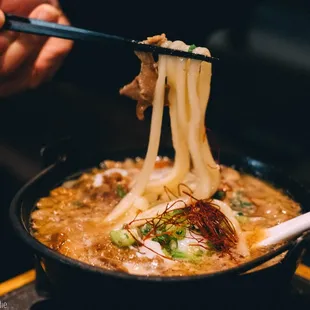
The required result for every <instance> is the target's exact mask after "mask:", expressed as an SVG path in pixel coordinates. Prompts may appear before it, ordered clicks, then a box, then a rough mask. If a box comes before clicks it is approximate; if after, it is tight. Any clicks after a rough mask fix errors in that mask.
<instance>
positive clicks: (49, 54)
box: [0, 0, 73, 97]
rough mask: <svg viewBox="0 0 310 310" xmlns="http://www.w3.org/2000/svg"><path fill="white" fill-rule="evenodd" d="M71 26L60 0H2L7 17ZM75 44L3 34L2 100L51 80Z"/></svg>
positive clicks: (1, 16) (0, 56) (0, 19)
mask: <svg viewBox="0 0 310 310" xmlns="http://www.w3.org/2000/svg"><path fill="white" fill-rule="evenodd" d="M3 12H6V13H11V14H15V15H20V16H24V17H29V18H37V19H42V20H44V21H48V22H55V23H59V24H64V25H67V24H69V22H68V20H67V18H66V17H65V15H64V14H63V12H62V11H61V9H60V7H59V4H58V0H15V1H12V0H0V29H1V27H2V26H3V24H4V14H3ZM72 45H73V43H72V41H69V40H64V39H58V38H46V37H42V36H35V35H30V34H23V33H17V32H12V31H2V32H1V31H0V97H3V96H8V95H11V94H13V93H17V92H20V91H23V90H26V89H29V88H35V87H37V86H38V85H40V84H41V83H43V82H45V81H47V80H49V79H51V78H52V77H53V76H54V74H55V73H56V72H57V70H58V69H59V67H60V66H61V64H62V62H63V60H64V58H65V57H66V55H67V54H68V53H69V51H70V50H71V48H72Z"/></svg>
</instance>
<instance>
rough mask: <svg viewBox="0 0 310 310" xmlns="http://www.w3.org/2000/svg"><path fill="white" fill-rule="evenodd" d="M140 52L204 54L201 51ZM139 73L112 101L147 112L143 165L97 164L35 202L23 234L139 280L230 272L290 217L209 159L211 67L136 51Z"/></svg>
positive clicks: (285, 204)
mask: <svg viewBox="0 0 310 310" xmlns="http://www.w3.org/2000/svg"><path fill="white" fill-rule="evenodd" d="M145 43H146V44H160V45H162V46H165V47H170V48H173V49H180V50H184V51H192V52H194V53H201V54H205V55H208V56H210V53H209V51H208V50H207V49H205V48H196V47H195V46H188V45H186V44H184V43H183V42H181V41H175V42H170V41H168V40H167V39H166V37H165V36H164V35H161V36H155V37H152V38H149V39H148V40H147V41H146V42H145ZM137 56H138V57H139V58H140V60H141V71H140V74H139V75H138V76H137V77H136V78H135V79H134V80H133V81H132V82H131V83H130V84H129V85H127V86H125V87H123V88H122V89H121V91H120V92H121V94H124V95H128V96H130V97H132V98H133V99H135V100H137V101H138V105H137V115H138V117H139V118H140V119H142V118H143V112H144V110H145V109H146V108H147V107H148V106H150V105H151V106H152V107H153V113H152V121H151V130H150V138H149V146H148V150H147V154H146V157H145V160H143V159H127V160H126V161H124V162H114V161H105V162H104V163H103V164H102V165H101V167H100V168H98V169H97V168H96V169H94V170H93V171H92V172H88V173H85V174H83V175H82V176H81V177H80V178H79V179H77V180H72V181H69V182H66V183H64V184H63V185H62V186H60V187H59V188H56V189H54V190H52V191H51V193H50V196H49V197H44V198H41V199H40V201H39V202H38V203H37V206H36V207H37V208H36V210H35V211H34V212H33V213H32V228H33V235H34V236H35V237H36V238H37V239H38V240H40V241H41V242H42V243H44V244H45V245H47V246H49V247H50V248H52V249H54V250H56V251H58V252H60V253H62V254H64V255H66V256H70V257H72V258H75V259H77V260H80V261H83V262H85V263H88V264H91V265H94V266H99V267H102V268H105V269H111V270H122V271H124V272H128V273H133V274H143V275H164V276H172V275H180V276H182V275H192V274H201V273H209V272H214V271H218V270H223V269H226V268H230V267H232V266H235V265H238V264H240V263H243V262H245V261H247V260H250V259H253V258H255V257H257V256H259V255H262V254H263V253H265V252H266V251H268V249H260V250H259V249H256V250H253V249H251V245H252V244H253V242H255V240H257V239H258V238H260V230H261V229H262V228H267V227H270V226H273V225H276V224H278V223H281V222H283V221H286V220H288V219H290V218H292V217H295V216H297V215H298V214H299V212H300V207H299V205H298V204H297V203H295V202H294V201H292V200H291V199H289V198H288V197H287V196H285V195H284V194H283V193H281V192H280V191H278V190H276V189H274V188H272V187H271V186H270V185H268V184H265V183H263V182H262V181H260V180H258V179H256V178H254V177H251V176H248V175H240V174H239V172H237V171H235V170H233V169H232V168H229V167H224V166H220V165H219V164H218V163H216V162H215V160H214V159H213V156H212V153H211V151H210V148H209V144H208V140H207V136H206V131H205V113H206V108H207V103H208V99H209V94H210V82H211V64H209V63H205V62H201V61H197V60H187V59H180V58H176V57H169V56H159V59H158V62H157V63H155V61H154V59H153V56H152V55H150V54H145V53H140V52H139V53H137ZM164 105H168V106H169V109H170V120H171V130H172V140H173V147H174V149H175V158H174V160H170V159H168V158H162V157H158V148H159V143H160V133H161V123H162V116H163V108H164Z"/></svg>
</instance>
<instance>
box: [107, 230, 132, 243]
mask: <svg viewBox="0 0 310 310" xmlns="http://www.w3.org/2000/svg"><path fill="white" fill-rule="evenodd" d="M110 238H111V240H112V242H113V243H114V244H115V245H117V246H119V247H121V248H122V247H128V246H131V245H133V244H134V243H135V242H136V240H135V239H134V238H133V237H132V235H131V234H130V233H129V232H128V231H127V230H126V229H120V230H112V231H111V232H110Z"/></svg>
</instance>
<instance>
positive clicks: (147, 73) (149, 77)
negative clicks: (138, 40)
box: [120, 34, 167, 120]
mask: <svg viewBox="0 0 310 310" xmlns="http://www.w3.org/2000/svg"><path fill="white" fill-rule="evenodd" d="M166 40H167V39H166V36H165V34H161V35H156V36H153V37H149V38H147V40H145V41H143V43H145V44H154V45H161V44H162V43H164V42H165V41H166ZM135 54H136V55H137V56H138V58H139V59H140V60H141V69H140V73H139V75H138V76H136V77H135V78H134V80H133V81H132V82H131V83H129V84H128V85H125V86H124V87H123V88H121V89H120V94H121V95H125V96H128V97H130V98H132V99H134V100H136V101H137V102H138V103H137V108H136V114H137V117H138V119H139V120H143V119H144V111H145V110H146V109H147V108H148V107H149V106H151V105H152V102H153V99H154V92H155V86H156V81H157V78H158V69H157V63H156V62H155V60H154V58H153V55H152V54H151V53H145V52H135ZM166 93H167V92H166Z"/></svg>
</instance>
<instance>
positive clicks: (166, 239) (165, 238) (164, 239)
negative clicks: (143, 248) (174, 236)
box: [152, 234, 171, 247]
mask: <svg viewBox="0 0 310 310" xmlns="http://www.w3.org/2000/svg"><path fill="white" fill-rule="evenodd" d="M152 240H153V241H156V242H158V243H159V244H160V245H161V246H163V247H165V246H167V245H169V243H170V241H171V236H169V235H167V234H163V235H160V236H157V237H154V238H152Z"/></svg>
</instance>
